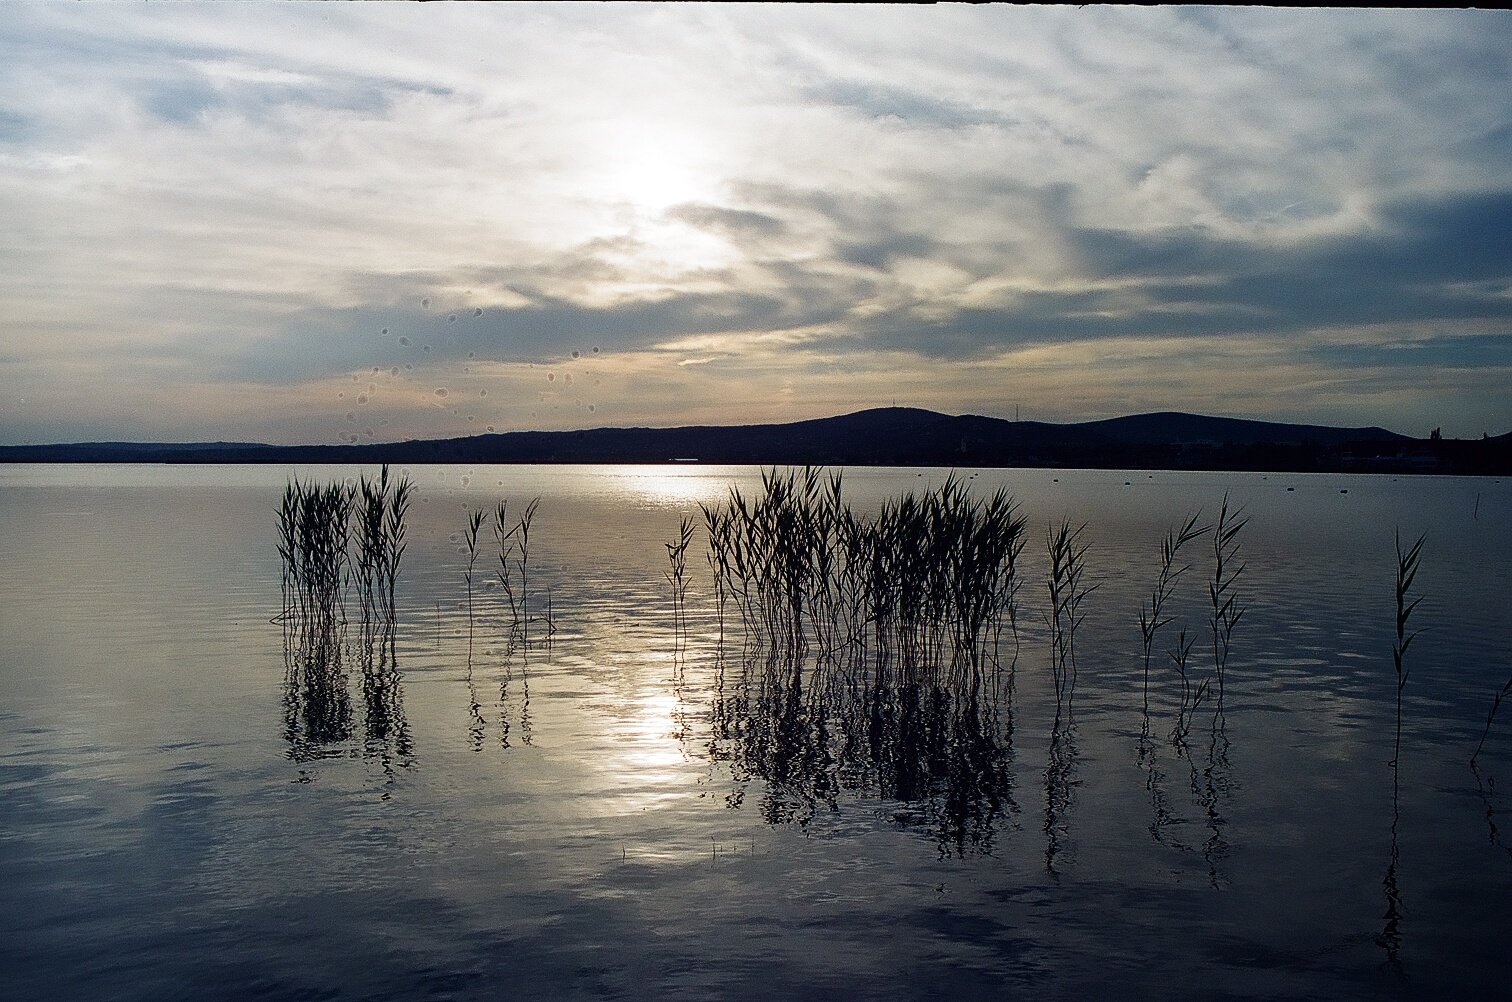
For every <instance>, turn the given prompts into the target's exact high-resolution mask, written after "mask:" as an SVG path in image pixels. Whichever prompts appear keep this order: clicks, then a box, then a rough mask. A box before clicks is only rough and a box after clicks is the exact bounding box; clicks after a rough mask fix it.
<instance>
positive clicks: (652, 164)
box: [601, 124, 709, 216]
mask: <svg viewBox="0 0 1512 1002" xmlns="http://www.w3.org/2000/svg"><path fill="white" fill-rule="evenodd" d="M615 131H616V135H615V137H614V139H613V140H612V141H611V142H610V143H609V146H608V151H607V154H606V157H605V161H606V169H605V172H604V175H603V181H602V185H603V187H602V192H601V194H602V197H603V198H604V199H605V200H606V201H609V202H614V203H618V204H626V205H631V206H633V207H635V208H636V209H638V210H640V211H641V212H643V213H644V214H646V215H647V216H655V215H659V214H660V213H661V212H663V211H664V210H666V209H667V208H668V207H669V206H672V205H676V204H678V203H679V202H688V201H696V200H699V199H702V198H707V197H708V194H709V192H708V181H707V177H706V175H705V172H704V171H703V170H702V169H701V168H700V167H699V164H698V161H699V160H700V157H699V153H698V150H697V147H696V144H694V143H693V142H691V141H689V140H688V139H686V138H685V137H681V136H678V135H676V134H675V133H672V132H670V131H669V130H666V129H660V128H657V127H656V126H653V125H644V124H643V125H633V126H625V127H623V128H621V129H617V130H615Z"/></svg>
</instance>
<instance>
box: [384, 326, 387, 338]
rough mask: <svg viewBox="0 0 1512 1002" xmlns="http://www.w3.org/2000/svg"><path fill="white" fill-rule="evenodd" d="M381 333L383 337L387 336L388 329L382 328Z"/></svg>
mask: <svg viewBox="0 0 1512 1002" xmlns="http://www.w3.org/2000/svg"><path fill="white" fill-rule="evenodd" d="M383 333H384V335H385V336H387V335H388V328H387V327H385V328H383Z"/></svg>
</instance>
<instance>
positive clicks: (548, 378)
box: [546, 372, 556, 383]
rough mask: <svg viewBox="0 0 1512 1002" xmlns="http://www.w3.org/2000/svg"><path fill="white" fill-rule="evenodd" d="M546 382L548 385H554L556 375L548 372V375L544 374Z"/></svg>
mask: <svg viewBox="0 0 1512 1002" xmlns="http://www.w3.org/2000/svg"><path fill="white" fill-rule="evenodd" d="M546 382H548V383H554V382H556V373H554V372H548V373H546Z"/></svg>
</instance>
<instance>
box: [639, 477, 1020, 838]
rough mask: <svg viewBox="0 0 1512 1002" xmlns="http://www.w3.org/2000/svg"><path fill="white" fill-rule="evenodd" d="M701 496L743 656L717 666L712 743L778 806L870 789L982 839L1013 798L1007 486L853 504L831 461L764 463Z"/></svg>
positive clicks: (1012, 556) (788, 817)
mask: <svg viewBox="0 0 1512 1002" xmlns="http://www.w3.org/2000/svg"><path fill="white" fill-rule="evenodd" d="M701 510H702V514H703V519H704V523H705V526H706V528H707V529H708V537H709V554H708V564H709V568H710V570H711V571H712V573H713V577H714V597H715V608H716V611H717V612H718V614H719V615H720V617H721V622H722V623H724V622H725V620H726V617H728V619H729V625H732V626H733V625H735V624H738V628H739V629H740V631H741V633H742V648H743V655H744V656H743V657H742V658H741V662H740V673H739V675H738V676H735V677H733V678H732V680H731V684H730V685H729V686H728V687H727V686H726V683H725V676H724V675H723V674H722V675H721V683H720V692H721V695H720V697H719V698H718V699H717V700H716V704H715V712H714V737H715V742H714V749H715V751H716V756H715V757H716V758H717V759H719V760H721V761H726V762H729V763H730V765H731V768H732V771H734V772H735V773H736V775H737V777H750V776H759V777H760V778H762V779H764V780H766V781H767V788H768V798H767V800H766V801H764V803H763V806H762V811H763V813H764V814H765V815H767V816H768V817H769V819H771V820H783V821H796V822H798V823H806V822H805V819H806V818H808V817H811V816H812V814H813V811H814V808H815V807H816V806H818V805H831V806H832V805H833V803H834V798H835V796H836V794H837V792H838V791H839V790H841V789H844V788H849V789H871V790H876V791H878V792H879V793H881V794H882V795H884V796H887V797H890V798H893V799H898V800H902V801H905V802H907V803H909V804H911V805H913V806H912V807H911V808H910V810H909V813H908V817H909V818H911V819H914V820H919V821H923V822H926V823H928V824H931V825H933V826H936V827H937V831H938V834H939V837H940V839H941V844H942V849H943V848H946V847H949V851H952V852H962V853H964V852H967V851H977V850H978V849H982V848H983V847H984V846H985V845H986V844H987V843H988V841H989V840H990V837H991V832H992V831H993V830H994V825H995V820H994V819H995V818H997V817H998V816H999V815H1000V814H1001V813H1002V812H1003V811H1005V810H1008V809H1011V808H1010V806H1009V805H1011V799H1010V797H1009V793H1008V789H1007V783H1008V779H1007V767H1006V756H1007V755H1008V754H1009V753H1010V752H1009V748H1010V745H1009V741H1008V738H1007V736H1006V732H1005V730H1004V723H1003V720H1002V718H1001V716H1000V714H999V713H998V711H997V700H998V698H999V680H1000V677H1001V675H1002V674H1003V667H1004V666H1003V663H1002V660H1001V658H1000V657H999V653H998V644H999V641H1000V638H1001V637H1002V635H1003V633H1004V632H1005V631H1007V630H1012V629H1013V625H1014V622H1015V619H1014V616H1015V612H1014V602H1015V594H1016V592H1017V588H1018V560H1019V556H1020V553H1021V551H1022V548H1023V544H1024V520H1023V519H1022V518H1021V517H1019V515H1018V513H1017V510H1016V507H1015V505H1014V504H1013V502H1012V500H1011V499H1010V498H1009V496H1008V495H1007V493H1006V492H1004V491H998V492H996V494H994V495H993V496H992V497H991V498H989V499H987V500H978V499H976V498H973V497H971V496H970V494H969V493H968V492H967V489H966V486H965V485H964V484H963V483H962V482H961V481H959V480H957V479H955V478H954V477H953V476H952V477H950V478H949V479H947V480H946V481H945V483H944V484H943V485H942V486H940V487H938V488H935V489H932V490H928V491H925V492H923V493H922V494H915V493H912V492H910V493H906V494H903V495H901V496H899V497H897V498H895V499H893V500H889V501H887V502H885V503H884V504H882V505H881V506H880V507H879V509H878V510H877V511H876V512H875V513H872V514H858V513H857V512H855V511H854V510H853V509H852V507H851V505H850V504H849V503H848V501H847V500H846V496H845V492H844V486H843V480H842V477H841V475H839V474H832V475H828V476H826V475H825V474H824V473H823V471H820V470H816V469H813V468H806V469H804V470H802V471H801V472H795V471H791V470H789V471H787V472H784V473H779V472H778V471H777V470H776V469H772V470H769V471H763V473H762V490H761V493H760V494H759V495H757V496H755V497H748V496H747V495H745V494H744V493H743V492H742V491H741V490H740V489H739V488H732V489H731V491H730V494H729V497H728V500H727V501H726V502H725V503H723V504H715V505H704V506H702V509H701ZM680 544H681V537H680V539H679V543H677V544H668V548H669V556H670V557H671V558H672V559H673V560H674V561H675V560H676V551H677V549H678V547H679V546H680ZM675 576H676V574H675V572H674V573H673V574H672V577H673V578H675ZM723 629H724V627H723V626H722V628H721V634H722V635H723ZM1010 670H1011V669H1010Z"/></svg>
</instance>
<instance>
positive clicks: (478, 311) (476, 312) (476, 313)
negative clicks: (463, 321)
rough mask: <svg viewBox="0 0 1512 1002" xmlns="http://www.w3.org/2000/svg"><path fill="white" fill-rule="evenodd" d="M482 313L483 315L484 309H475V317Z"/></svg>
mask: <svg viewBox="0 0 1512 1002" xmlns="http://www.w3.org/2000/svg"><path fill="white" fill-rule="evenodd" d="M482 315H483V311H482V310H473V316H475V317H481V316H482Z"/></svg>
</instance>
